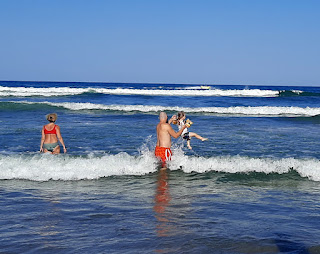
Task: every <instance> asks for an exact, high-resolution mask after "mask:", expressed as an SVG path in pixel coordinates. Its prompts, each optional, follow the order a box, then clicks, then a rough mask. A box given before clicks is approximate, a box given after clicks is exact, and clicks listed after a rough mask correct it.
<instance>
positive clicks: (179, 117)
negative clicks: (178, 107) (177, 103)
mask: <svg viewBox="0 0 320 254" xmlns="http://www.w3.org/2000/svg"><path fill="white" fill-rule="evenodd" d="M185 115H186V114H185V113H184V112H183V111H180V112H179V113H178V119H179V120H180V119H181V118H182V117H184V116H185Z"/></svg>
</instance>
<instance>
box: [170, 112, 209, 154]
mask: <svg viewBox="0 0 320 254" xmlns="http://www.w3.org/2000/svg"><path fill="white" fill-rule="evenodd" d="M185 119H186V114H185V113H184V112H183V111H180V112H179V113H178V119H177V121H173V123H174V124H177V125H178V127H179V130H181V128H182V127H183V126H184V125H186V126H187V127H190V125H191V124H192V122H191V121H190V120H189V119H187V120H185ZM181 137H182V138H183V139H186V140H187V146H188V148H189V149H190V150H191V149H192V147H191V144H190V140H191V138H192V137H196V138H197V139H200V140H201V141H205V140H208V139H207V138H203V137H201V136H200V135H198V134H197V133H195V132H189V131H188V128H185V129H184V130H183V132H182V134H181Z"/></svg>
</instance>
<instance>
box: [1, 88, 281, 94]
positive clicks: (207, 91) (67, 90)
mask: <svg viewBox="0 0 320 254" xmlns="http://www.w3.org/2000/svg"><path fill="white" fill-rule="evenodd" d="M84 93H98V94H112V95H146V96H231V97H275V96H278V95H279V91H273V90H260V89H243V90H231V89H230V90H229V89H228V90H222V89H199V90H198V89H174V90H168V89H130V88H116V89H107V88H91V87H88V88H72V87H47V88H35V87H4V86H0V96H1V97H9V96H11V97H32V96H44V97H51V96H70V95H79V94H84Z"/></svg>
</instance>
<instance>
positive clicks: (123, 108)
mask: <svg viewBox="0 0 320 254" xmlns="http://www.w3.org/2000/svg"><path fill="white" fill-rule="evenodd" d="M11 103H23V104H46V105H50V106H54V107H62V108H65V109H68V110H75V111H78V110H106V111H120V112H135V111H137V112H142V113H157V112H159V111H172V112H178V111H185V112H186V113H199V114H216V115H234V116H270V117H278V116H287V117H290V116H291V117H293V116H315V115H319V114H320V108H310V107H306V108H301V107H270V106H260V107H250V106H249V107H243V106H241V107H240V106H239V107H198V108H191V107H178V106H157V105H104V104H94V103H76V102H62V103H53V102H48V101H44V102H28V101H19V102H18V101H11Z"/></svg>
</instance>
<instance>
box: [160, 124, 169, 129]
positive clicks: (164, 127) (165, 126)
mask: <svg viewBox="0 0 320 254" xmlns="http://www.w3.org/2000/svg"><path fill="white" fill-rule="evenodd" d="M158 126H160V127H161V128H162V129H168V128H171V126H170V124H168V123H159V124H158Z"/></svg>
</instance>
